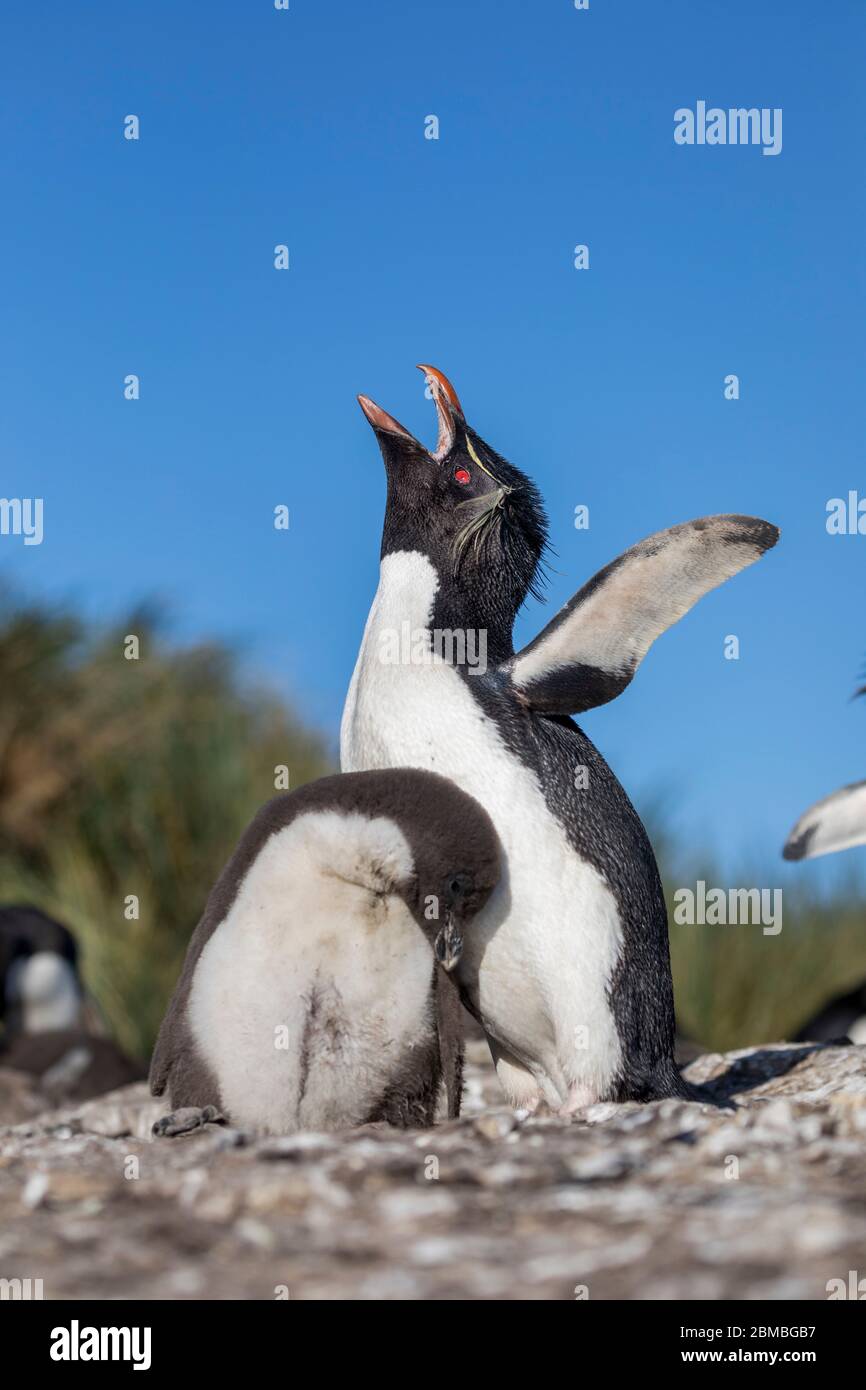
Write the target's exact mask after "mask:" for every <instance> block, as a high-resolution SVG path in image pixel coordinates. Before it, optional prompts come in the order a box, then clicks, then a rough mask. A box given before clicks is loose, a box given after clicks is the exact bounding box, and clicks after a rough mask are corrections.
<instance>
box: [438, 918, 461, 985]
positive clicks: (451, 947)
mask: <svg viewBox="0 0 866 1390" xmlns="http://www.w3.org/2000/svg"><path fill="white" fill-rule="evenodd" d="M433 950H434V952H435V955H436V959H437V960H438V962H439V964H440V965H441V966H442V969H443V970H447V971H448V972H449V973H450V972H451V971H452V970H453V969H454V967H455V965H456V964H457V963H458V961H459V960H460V957H461V956H462V954H463V937H462V935H461V933H460V928H459V927H458V926H457V924H456V923H455V921H454V918H453V917H452V915H451V913H450V912H449V913H448V915H447V916H446V918H445V925H444V927H443V928H442V930H441V932H440V933H439V935H438V936H437V938H436V943H435V945H434V947H433Z"/></svg>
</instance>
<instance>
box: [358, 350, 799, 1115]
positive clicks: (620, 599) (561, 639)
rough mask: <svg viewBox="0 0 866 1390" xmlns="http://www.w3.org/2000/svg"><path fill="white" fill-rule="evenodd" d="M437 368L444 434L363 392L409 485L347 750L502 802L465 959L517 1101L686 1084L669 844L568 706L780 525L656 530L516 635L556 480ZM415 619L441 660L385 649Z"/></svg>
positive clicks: (712, 524)
mask: <svg viewBox="0 0 866 1390" xmlns="http://www.w3.org/2000/svg"><path fill="white" fill-rule="evenodd" d="M423 370H424V371H425V372H426V373H427V375H428V380H429V381H430V384H431V387H432V389H433V395H434V401H435V404H436V408H437V413H438V417H439V441H438V444H437V447H436V449H435V450H432V451H428V450H427V449H425V448H424V446H423V445H421V444H420V443H419V442H418V441H417V440H416V439H415V438H414V437H413V436H412V435H411V434H410V433H409V431H408V430H406V429H405V428H404V427H403V426H402V425H400V424H399V423H398V422H397V421H396V420H395V419H394V418H393V417H392V416H390V415H388V414H387V412H385V411H384V410H382V409H381V408H380V407H379V406H377V405H376V404H375V403H374V402H372V401H371V400H370V399H369V398H368V397H360V398H359V399H360V402H361V406H362V408H363V410H364V413H365V414H366V416H367V418H368V420H369V421H370V423H371V424H372V425H373V428H374V430H375V431H376V435H377V438H378V441H379V445H380V448H381V450H382V455H383V458H384V461H385V468H386V473H387V480H388V498H387V505H386V512H385V523H384V528H383V535H382V552H381V553H382V559H381V570H380V581H379V588H378V591H377V593H376V596H375V599H374V602H373V606H372V608H371V610H370V615H369V618H368V620H367V627H366V630H365V633H364V637H363V640H362V644H361V650H360V653H359V657H358V661H357V664H356V667H355V672H354V675H353V678H352V683H351V686H350V689H349V694H348V697H347V701H346V707H345V710H344V714H343V724H342V730H341V760H342V766H343V767H344V769H347V770H351V769H359V768H370V767H384V766H389V765H403V764H411V765H414V766H418V767H427V768H433V769H436V770H438V771H440V772H443V773H445V774H446V775H447V776H449V777H452V778H453V779H454V780H455V781H456V782H457V783H458V784H459V785H460V786H462V787H464V788H465V789H466V790H467V791H468V792H470V793H471V794H472V795H474V796H475V797H476V798H477V799H478V800H479V801H480V802H481V803H482V805H484V806H485V807H486V809H487V810H488V811H489V813H490V815H491V817H492V819H493V822H494V824H495V826H496V828H497V831H498V833H499V836H500V839H501V841H502V843H503V847H504V851H505V869H504V873H503V876H502V880H501V882H500V885H499V888H498V889H497V890H496V892H495V893H494V894H493V896H492V898H491V901H490V903H489V905H488V907H487V909H486V910H485V912H484V913H483V914H482V915H481V917H480V918H479V920H478V922H477V923H476V928H475V930H474V931H473V934H472V941H471V943H467V949H466V951H465V952H464V955H463V959H462V961H461V964H460V967H459V976H460V981H461V986H462V988H463V991H464V995H465V998H466V1002H467V1004H468V1006H469V1008H470V1009H471V1010H472V1011H473V1012H474V1013H475V1015H476V1017H478V1018H479V1019H480V1021H481V1022H482V1025H483V1027H484V1029H485V1031H486V1033H487V1036H488V1040H489V1042H490V1046H491V1050H492V1052H493V1055H494V1059H495V1061H496V1065H497V1071H498V1073H499V1076H500V1080H501V1081H502V1084H503V1086H504V1089H505V1091H506V1093H507V1094H508V1096H509V1098H510V1099H511V1101H512V1103H514V1104H516V1105H522V1106H527V1107H530V1108H533V1107H535V1106H536V1105H537V1104H538V1103H539V1102H540V1101H542V1100H543V1101H545V1102H546V1103H547V1104H549V1105H552V1106H556V1107H558V1108H562V1109H563V1110H564V1111H566V1112H568V1111H571V1110H574V1109H576V1108H579V1107H580V1106H582V1105H585V1104H588V1103H591V1102H592V1101H595V1100H598V1099H605V1098H611V1099H641V1100H647V1099H652V1098H654V1097H657V1096H663V1095H670V1094H684V1093H685V1092H686V1088H685V1085H684V1083H683V1082H682V1081H681V1078H680V1076H679V1072H678V1070H677V1068H676V1066H675V1064H674V1061H673V1042H674V1020H673V1000H672V986H671V977H670V962H669V952H668V939H667V916H666V910H665V904H664V898H663V894H662V889H661V884H660V881H659V876H658V870H657V867H656V863H655V858H654V855H653V852H652V849H651V847H650V844H649V841H648V839H647V836H646V833H645V831H644V828H643V826H642V824H641V822H640V819H639V817H638V816H637V814H636V812H635V810H634V808H633V807H632V805H631V802H630V801H629V800H628V797H627V796H626V794H625V792H624V791H623V789H622V787H621V786H620V784H619V782H618V781H617V780H616V778H615V777H614V775H613V773H612V772H611V770H610V768H609V767H608V766H607V764H606V763H605V761H604V759H603V758H602V757H601V756H600V754H599V753H598V752H597V751H596V749H595V748H594V747H593V745H592V743H591V742H590V741H589V739H588V738H587V737H586V735H585V734H584V733H583V732H582V730H581V729H579V728H578V726H577V725H576V724H574V723H573V721H572V720H571V718H570V717H569V714H570V713H571V712H572V711H578V710H585V709H589V708H591V707H592V706H594V705H598V704H602V703H604V702H605V701H607V700H610V699H612V698H613V697H614V696H616V695H617V694H619V693H620V691H621V690H622V689H623V688H624V687H625V685H627V684H628V682H629V681H630V680H631V678H632V676H633V674H634V672H635V669H636V667H637V665H638V664H639V662H640V660H641V659H642V657H643V656H644V654H645V652H646V651H647V648H648V647H649V645H650V644H651V642H652V641H653V640H654V639H655V637H657V636H658V635H659V633H660V632H662V631H663V630H664V629H665V628H666V627H668V626H670V624H671V623H674V622H676V621H677V620H678V619H679V618H681V617H682V616H683V614H684V613H685V612H686V611H687V610H688V608H689V607H690V606H691V605H692V604H693V603H694V602H695V601H696V600H697V599H698V598H699V597H700V596H701V595H702V594H703V593H706V592H707V591H708V590H710V589H712V588H714V587H715V586H716V585H718V584H721V583H722V582H723V581H724V580H725V579H727V578H729V577H730V576H731V575H733V574H735V573H736V572H737V571H738V570H740V569H742V568H744V567H745V566H746V565H749V564H752V563H753V562H754V561H755V560H757V559H759V558H760V556H761V555H762V554H763V553H764V551H766V550H767V549H768V548H769V547H770V546H772V545H774V544H775V542H776V539H777V536H778V532H777V530H776V528H775V527H774V526H771V525H769V524H768V523H767V522H764V521H761V520H758V519H756V518H754V517H742V516H722V517H706V518H701V519H700V520H698V521H694V522H688V523H686V524H684V525H682V526H676V527H673V528H672V529H671V530H670V531H664V532H661V533H659V534H658V535H655V536H652V537H650V538H649V539H648V540H646V541H642V542H640V543H639V544H638V545H637V546H634V547H632V548H631V550H629V551H626V552H625V554H624V555H622V556H620V557H619V559H618V560H615V561H614V562H613V563H612V564H611V565H608V566H607V567H606V568H605V569H604V570H602V571H601V572H600V573H599V574H598V575H596V576H595V578H594V579H592V580H591V581H590V582H589V583H588V584H586V585H585V586H584V587H583V589H581V590H580V592H579V593H578V594H577V595H576V596H575V598H574V599H572V600H571V602H570V603H568V604H567V605H566V606H565V608H564V609H563V610H562V611H561V612H560V613H559V614H558V615H557V616H556V617H555V618H554V619H553V620H552V622H550V623H549V624H548V626H547V627H546V628H545V629H544V631H543V632H542V633H541V634H540V636H539V637H538V638H536V640H535V641H534V642H532V643H530V644H529V646H528V647H526V648H525V649H524V650H523V651H522V652H519V653H515V652H514V648H513V644H512V628H513V623H514V619H515V616H516V614H517V611H518V609H519V608H520V606H521V604H522V603H523V601H524V599H525V598H526V595H527V593H528V592H529V591H530V590H532V589H533V587H534V586H535V583H536V580H537V576H538V572H539V565H540V563H541V559H542V554H543V550H544V546H545V540H546V534H547V528H546V519H545V515H544V510H543V507H542V504H541V499H540V497H539V494H538V492H537V489H536V488H535V486H534V484H533V483H532V482H531V481H530V480H529V479H528V478H527V477H526V476H525V475H524V474H523V473H521V472H520V471H519V470H518V469H516V468H515V467H514V466H513V465H511V464H509V463H507V462H506V461H505V460H504V459H503V458H501V457H500V456H499V455H498V454H497V453H495V452H494V451H493V450H492V449H491V448H490V447H489V445H487V444H486V443H485V442H484V441H483V440H482V439H481V438H480V436H479V435H478V434H476V433H475V431H474V430H473V429H471V427H470V426H469V425H468V424H467V423H466V420H465V417H464V415H463V411H462V409H461V407H460V404H459V401H458V399H457V396H456V393H455V392H454V389H453V387H452V386H451V385H450V383H449V382H448V381H447V380H446V379H445V378H444V377H443V376H442V375H441V373H439V372H436V371H435V370H434V369H432V368H423ZM405 629H408V630H409V631H410V632H411V633H412V634H416V633H421V634H422V637H423V638H424V639H425V640H426V644H427V652H428V657H429V659H428V660H426V661H423V662H415V661H411V662H405V661H401V662H399V663H395V662H393V661H386V660H383V652H384V651H385V650H386V649H387V646H388V642H389V635H390V634H392V633H394V632H395V631H396V632H400V631H402V630H405ZM455 631H457V632H462V633H463V634H465V635H466V636H465V642H464V645H465V650H466V651H467V652H468V650H469V640H468V634H471V633H474V634H480V633H483V634H484V637H485V640H486V660H487V665H486V669H485V670H483V671H482V670H481V669H480V664H479V665H478V669H473V666H472V663H471V662H470V661H468V660H466V659H464V660H460V659H459V653H458V657H457V659H456V660H455V659H451V660H449V659H448V655H447V654H446V653H444V652H443V650H442V645H441V644H442V638H441V634H443V633H452V634H453V633H454V632H455ZM437 634H439V635H438V636H437ZM476 641H477V639H476ZM437 644H438V646H437ZM453 651H454V648H453V646H452V654H453ZM579 779H582V781H581V780H579Z"/></svg>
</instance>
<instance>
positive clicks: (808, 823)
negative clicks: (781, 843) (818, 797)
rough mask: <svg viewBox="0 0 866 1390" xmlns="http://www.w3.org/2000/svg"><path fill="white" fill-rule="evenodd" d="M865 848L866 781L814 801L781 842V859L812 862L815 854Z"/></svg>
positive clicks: (815, 856)
mask: <svg viewBox="0 0 866 1390" xmlns="http://www.w3.org/2000/svg"><path fill="white" fill-rule="evenodd" d="M854 845H866V782H854V783H852V784H851V786H849V787H840V788H839V790H838V791H837V792H833V793H832V794H831V795H830V796H825V797H824V798H823V800H822V801H816V802H815V805H814V806H810V807H809V809H808V811H805V812H804V813H803V815H802V816H801V817H800V819H799V820H798V821H797V824H796V825H795V826H794V829H793V830H792V831H791V833H790V835H789V836H788V839H787V841H786V842H785V848H784V849H783V850H782V857H783V858H784V859H816V858H817V857H818V855H819V854H832V853H833V852H834V851H835V850H839V849H851V848H852V846H854Z"/></svg>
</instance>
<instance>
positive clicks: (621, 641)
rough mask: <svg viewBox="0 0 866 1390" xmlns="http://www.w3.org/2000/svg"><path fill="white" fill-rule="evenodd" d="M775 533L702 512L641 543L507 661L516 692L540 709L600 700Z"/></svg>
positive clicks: (745, 520)
mask: <svg viewBox="0 0 866 1390" xmlns="http://www.w3.org/2000/svg"><path fill="white" fill-rule="evenodd" d="M778 539H779V531H778V528H777V527H775V526H773V525H771V524H770V523H769V522H767V521H762V520H761V519H760V518H758V517H752V516H733V515H732V516H707V517H700V518H699V519H697V520H695V521H686V522H682V523H681V524H680V525H678V526H671V527H670V528H669V529H668V530H665V531H657V532H656V533H655V534H654V535H652V536H648V537H647V538H646V539H645V540H642V541H638V543H637V545H633V546H631V547H630V549H628V550H626V551H624V552H623V554H622V555H620V556H618V557H617V559H615V560H613V561H611V563H610V564H609V565H606V566H605V567H604V569H602V570H599V572H598V574H596V575H594V576H593V578H592V579H590V580H589V581H588V583H586V584H584V586H583V588H582V589H579V590H578V592H577V593H576V594H575V595H574V597H573V598H571V599H569V601H568V603H567V604H565V606H564V607H563V608H561V609H560V611H559V612H558V613H557V615H556V617H555V618H554V619H553V620H552V621H551V622H549V623H548V624H547V626H546V627H545V628H544V629H543V631H542V632H540V633H539V635H538V636H537V637H536V638H535V639H534V640H533V641H532V642H530V643H529V644H528V646H526V647H524V648H523V650H522V651H520V652H518V653H517V655H516V656H514V657H512V658H511V659H510V660H509V661H508V662H507V663H506V664H505V667H504V669H505V670H506V671H507V672H508V674H509V676H510V678H511V683H512V685H513V686H514V689H515V693H516V694H517V696H518V698H519V700H520V701H521V703H522V704H525V705H527V706H529V707H530V708H532V709H533V710H535V711H536V712H537V713H538V714H546V715H557V714H559V715H562V714H579V713H581V712H582V711H583V710H588V709H593V708H595V707H596V706H598V705H604V704H607V703H608V701H610V700H613V699H615V698H616V696H617V695H619V694H621V693H622V691H623V690H624V689H625V688H626V686H627V685H628V684H629V682H630V681H631V679H632V677H633V675H634V673H635V671H636V670H637V668H638V666H639V665H640V663H641V661H642V660H643V658H644V657H645V656H646V654H647V652H648V651H649V648H650V647H651V646H652V644H653V642H654V641H655V640H656V638H657V637H660V636H661V634H662V633H663V632H665V631H666V630H667V629H668V628H669V627H672V626H673V624H674V623H677V622H679V620H680V618H682V617H683V616H684V615H685V614H686V613H687V612H688V611H689V609H690V608H692V607H693V605H694V604H695V603H697V601H698V599H699V598H701V597H703V595H704V594H706V593H709V591H710V590H711V589H715V588H717V587H718V586H719V585H720V584H723V583H724V581H725V580H726V579H730V578H731V577H732V576H733V575H735V574H737V573H738V572H739V571H740V570H742V569H745V568H746V567H747V566H748V565H752V564H754V563H755V561H756V560H759V559H760V558H761V556H762V555H763V554H764V552H765V551H767V550H769V549H771V547H772V546H774V545H775V544H776V541H777V540H778Z"/></svg>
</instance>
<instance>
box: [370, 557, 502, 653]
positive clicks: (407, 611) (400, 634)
mask: <svg viewBox="0 0 866 1390" xmlns="http://www.w3.org/2000/svg"><path fill="white" fill-rule="evenodd" d="M371 619H373V626H374V627H375V629H376V641H377V642H381V641H382V639H383V634H387V636H389V637H392V638H394V639H395V640H396V639H397V638H399V640H400V643H401V650H402V647H404V646H405V645H406V640H407V634H408V637H409V640H411V641H413V642H414V641H415V639H416V636H418V635H419V634H420V636H421V637H422V638H423V639H424V640H425V642H426V643H428V644H430V643H431V641H432V645H433V647H434V649H438V648H439V647H440V646H442V647H443V648H447V650H443V653H442V654H443V655H444V657H445V659H446V660H447V661H449V664H452V665H455V666H458V667H466V666H476V667H484V668H490V667H493V666H498V665H499V664H500V663H501V662H503V661H505V660H507V659H508V657H509V656H511V655H513V652H514V646H513V642H512V626H513V622H514V614H513V613H512V612H511V609H510V607H509V606H508V605H507V604H506V603H505V601H504V600H503V597H502V595H501V594H499V595H497V594H496V593H495V592H494V591H492V590H491V591H489V592H487V591H485V592H484V593H481V594H474V593H466V592H462V591H461V590H460V589H459V588H458V587H457V586H456V585H455V584H453V582H451V583H449V581H448V580H447V579H445V580H443V578H442V576H441V575H440V573H439V571H438V570H437V568H436V566H435V565H434V563H433V561H432V560H431V559H430V557H429V556H428V555H424V554H422V552H420V551H417V550H413V551H406V550H399V551H391V552H389V553H388V554H387V555H383V557H382V564H381V568H380V572H379V588H378V591H377V594H376V601H375V604H374V608H373V613H372V614H371ZM370 636H371V637H372V636H373V633H372V632H371V633H370Z"/></svg>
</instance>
